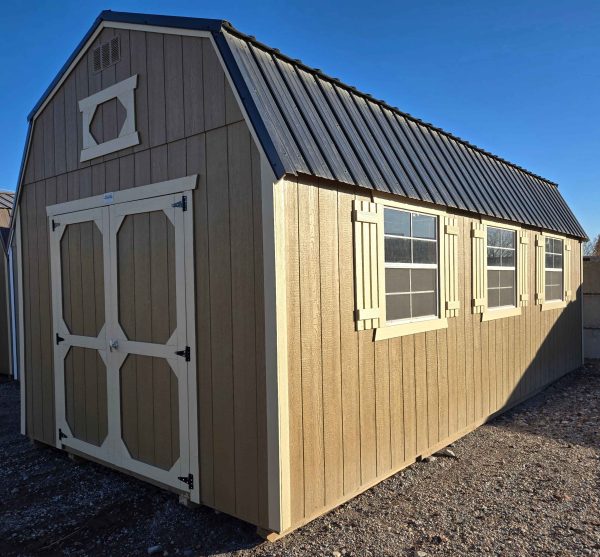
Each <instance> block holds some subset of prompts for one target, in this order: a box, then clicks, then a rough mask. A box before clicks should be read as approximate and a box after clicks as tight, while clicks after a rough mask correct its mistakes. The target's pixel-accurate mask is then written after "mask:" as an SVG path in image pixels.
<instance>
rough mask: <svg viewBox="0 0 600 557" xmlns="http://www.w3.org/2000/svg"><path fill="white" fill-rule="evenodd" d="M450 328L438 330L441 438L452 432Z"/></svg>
mask: <svg viewBox="0 0 600 557" xmlns="http://www.w3.org/2000/svg"><path fill="white" fill-rule="evenodd" d="M447 338H448V330H447V329H446V330H440V331H437V356H438V400H439V433H438V437H439V439H440V440H442V439H446V438H447V437H448V435H449V434H450V429H449V427H448V406H449V400H448V348H447Z"/></svg>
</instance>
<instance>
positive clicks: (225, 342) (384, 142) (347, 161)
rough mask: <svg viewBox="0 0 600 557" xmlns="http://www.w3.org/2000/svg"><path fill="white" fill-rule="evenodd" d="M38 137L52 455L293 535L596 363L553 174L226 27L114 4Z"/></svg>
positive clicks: (30, 149)
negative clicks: (585, 339) (96, 465)
mask: <svg viewBox="0 0 600 557" xmlns="http://www.w3.org/2000/svg"><path fill="white" fill-rule="evenodd" d="M29 121H30V128H29V135H28V139H27V145H26V149H25V154H24V159H23V165H22V171H21V175H20V182H19V188H18V200H17V211H16V215H15V218H14V219H13V226H12V236H11V240H10V241H11V242H14V244H12V245H14V246H15V248H16V250H17V252H18V253H17V259H18V261H19V264H18V275H19V276H18V281H17V283H18V284H17V292H18V296H17V298H18V300H19V304H18V309H19V312H18V313H19V319H18V320H17V321H18V333H19V335H18V337H19V338H20V339H22V342H20V343H19V348H20V350H19V362H20V368H21V369H22V370H23V373H22V377H23V381H22V388H23V390H22V397H23V409H24V414H23V420H22V430H23V433H24V434H26V435H27V436H29V437H30V438H32V439H36V440H38V441H40V442H43V443H48V444H50V445H55V446H56V447H58V448H61V449H64V450H66V451H69V452H72V453H75V454H78V455H81V456H84V457H86V458H89V459H92V460H95V461H98V462H102V463H105V464H106V465H108V466H111V467H114V468H117V469H119V470H122V471H124V472H126V473H130V474H134V475H136V476H138V477H141V478H144V479H146V480H147V481H150V482H153V483H157V484H159V485H161V486H164V487H165V488H167V489H170V490H172V491H174V492H177V493H179V494H180V495H181V496H182V497H184V498H189V499H190V500H191V501H193V502H195V503H201V504H204V505H208V506H210V507H213V508H215V509H218V510H220V511H223V512H225V513H229V514H231V515H234V516H236V517H239V518H241V519H243V520H245V521H248V522H250V523H253V524H256V525H257V526H258V527H259V528H260V529H261V531H262V532H264V533H269V532H271V533H285V532H288V531H290V530H292V529H294V528H297V527H298V526H300V525H302V524H304V523H306V522H307V521H309V520H311V519H312V518H314V517H316V516H319V515H320V514H322V513H324V512H326V511H327V510H329V509H331V508H333V507H335V506H336V505H339V504H340V503H342V502H343V501H346V500H348V499H349V498H351V497H353V496H355V495H356V494H358V493H360V492H361V491H364V490H365V489H367V488H369V487H370V486H372V485H374V484H375V483H377V482H379V481H381V480H382V479H384V478H386V477H387V476H389V475H391V474H394V473H395V472H397V471H398V470H401V469H402V468H404V467H406V466H409V465H410V464H411V463H413V462H415V460H417V459H419V458H421V457H423V456H426V455H429V454H431V453H433V452H434V451H436V450H437V449H439V448H441V447H443V446H445V445H447V444H448V443H450V442H452V441H453V440H455V439H457V438H458V437H460V436H462V435H464V434H466V433H467V432H469V431H470V430H472V429H474V428H475V427H477V426H478V425H480V424H482V423H483V422H485V421H486V420H488V419H489V418H490V417H491V416H494V415H496V414H498V413H499V412H502V411H504V410H506V409H507V408H509V407H511V406H513V405H514V404H516V403H518V402H520V401H522V400H524V399H526V398H528V397H530V396H532V395H533V394H535V393H536V392H538V391H539V390H540V389H542V388H544V387H545V386H546V385H548V384H549V383H551V382H552V381H554V380H556V379H557V378H558V377H560V376H561V375H563V374H565V373H567V372H569V371H571V370H573V369H575V368H577V367H578V366H579V365H580V364H581V362H582V349H581V347H582V330H581V316H582V312H581V242H582V240H583V239H584V238H585V233H584V231H583V230H582V228H581V226H580V225H579V223H578V222H577V220H576V218H575V217H574V216H573V214H572V212H571V211H570V209H569V207H568V206H567V204H566V203H565V201H564V200H563V198H562V197H561V195H560V193H559V190H558V187H557V186H556V184H554V183H552V182H549V181H548V180H546V179H544V178H541V177H539V176H537V175H535V174H533V173H531V172H528V171H527V170H524V169H523V168H520V167H518V166H516V165H514V164H512V163H510V162H507V161H505V160H503V159H501V158H499V157H497V156H495V155H492V154H490V153H488V152H486V151H484V150H482V149H479V148H477V147H475V146H473V145H471V144H469V143H467V142H466V141H464V140H462V139H460V138H458V137H455V136H453V135H451V134H449V133H447V132H445V131H443V130H440V129H438V128H436V127H434V126H432V125H430V124H426V123H424V122H422V121H420V120H418V119H416V118H413V117H412V116H410V115H408V114H405V113H403V112H401V111H399V110H398V109H396V108H393V107H391V106H388V105H387V104H386V103H384V102H382V101H379V100H376V99H374V98H373V97H371V96H369V95H365V94H363V93H361V92H359V91H357V90H355V89H354V88H352V87H348V86H347V85H344V84H343V83H341V82H340V81H339V80H337V79H333V78H330V77H328V76H326V75H324V74H323V73H321V72H320V71H318V70H315V69H312V68H309V67H307V66H305V65H303V64H302V63H301V62H300V61H298V60H293V59H291V58H288V57H287V56H284V55H283V54H281V53H280V52H279V51H277V50H273V49H271V48H269V47H267V46H265V45H263V44H261V43H259V42H258V41H257V40H256V39H254V38H253V37H249V36H247V35H244V34H242V33H240V32H239V31H237V30H235V29H234V28H233V27H232V26H231V25H230V24H229V23H227V22H225V21H219V20H205V19H193V18H181V17H166V16H151V15H143V14H129V13H117V12H110V11H108V12H102V14H101V15H100V16H99V17H98V19H97V20H96V21H95V22H94V24H93V26H92V28H91V29H90V30H89V31H88V33H87V34H86V35H85V37H84V38H83V40H82V42H81V43H80V44H79V46H78V47H77V49H76V50H75V52H74V53H73V55H72V56H71V57H70V58H69V59H68V60H67V62H66V64H65V65H64V67H63V68H62V69H61V71H60V72H59V74H58V75H57V77H56V79H55V80H54V81H53V83H52V84H51V85H50V87H49V88H48V90H47V91H46V93H45V94H44V95H43V97H42V98H41V100H40V101H39V103H38V104H37V105H36V106H35V108H34V109H33V111H32V113H31V114H30V116H29Z"/></svg>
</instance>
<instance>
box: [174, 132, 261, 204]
mask: <svg viewBox="0 0 600 557" xmlns="http://www.w3.org/2000/svg"><path fill="white" fill-rule="evenodd" d="M233 129H234V128H230V129H229V132H230V133H231V132H232V130H233ZM243 132H246V134H247V133H248V128H247V127H246V126H240V127H239V128H237V130H236V132H234V133H238V134H243ZM246 148H247V150H248V154H247V157H248V162H247V166H246V167H245V168H244V170H245V171H246V173H247V174H246V176H245V180H246V182H249V185H247V186H245V187H251V185H252V182H251V181H250V180H248V176H251V175H252V164H251V162H250V146H249V145H248V146H246ZM233 154H234V155H235V153H233ZM185 156H186V155H185V139H180V140H179V141H173V142H172V143H169V144H168V145H167V179H168V180H173V179H174V178H181V177H183V176H185V175H186V173H187V171H186V167H185ZM234 164H235V161H234ZM251 194H252V190H250V192H249V194H248V195H251ZM250 201H252V197H250Z"/></svg>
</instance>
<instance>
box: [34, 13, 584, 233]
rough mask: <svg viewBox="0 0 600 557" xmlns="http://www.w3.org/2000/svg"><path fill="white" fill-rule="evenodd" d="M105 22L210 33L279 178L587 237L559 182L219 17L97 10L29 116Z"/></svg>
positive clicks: (39, 105)
mask: <svg viewBox="0 0 600 557" xmlns="http://www.w3.org/2000/svg"><path fill="white" fill-rule="evenodd" d="M102 21H112V22H119V23H120V24H125V25H127V24H129V25H150V26H157V27H163V28H164V27H171V28H180V29H182V30H183V29H185V30H197V31H205V32H209V33H211V34H212V37H213V39H214V41H215V44H216V45H217V48H218V50H219V53H220V56H221V58H222V59H223V61H224V64H225V66H226V68H227V70H228V72H229V75H230V77H231V79H232V82H233V84H234V86H235V88H236V90H237V93H238V95H239V97H240V99H241V101H242V103H243V105H244V108H245V110H246V113H247V114H248V117H249V119H250V124H251V125H252V127H253V128H254V131H255V133H256V135H257V137H258V138H259V141H260V142H261V144H262V147H263V150H264V152H265V154H266V156H267V157H268V159H269V162H270V163H271V166H272V168H273V171H274V173H275V176H276V177H277V178H282V177H283V176H285V175H309V176H316V177H319V178H323V179H326V180H333V181H336V182H342V183H346V184H351V185H355V186H359V187H363V188H369V189H371V190H377V191H379V192H386V193H392V194H397V195H401V196H403V197H407V198H410V199H415V200H419V201H425V202H431V203H434V204H436V205H442V206H446V207H450V208H456V209H460V210H464V211H468V212H471V213H476V214H479V215H483V216H488V217H495V218H499V219H503V220H508V221H513V222H517V223H521V224H524V225H529V226H532V227H535V228H540V229H543V230H548V231H553V232H558V233H562V234H567V235H570V236H574V237H578V238H586V234H585V231H584V230H583V228H582V227H581V225H580V224H579V222H578V221H577V219H576V218H575V216H574V215H573V213H572V212H571V210H570V208H569V207H568V205H567V204H566V202H565V200H564V199H563V197H562V196H561V194H560V193H559V191H558V187H557V185H556V184H554V183H552V182H550V181H549V180H546V179H544V178H542V177H540V176H538V175H536V174H533V173H532V172H529V171H527V170H525V169H523V168H521V167H519V166H517V165H515V164H513V163H510V162H508V161H506V160H504V159H502V158H500V157H498V156H496V155H493V154H491V153H489V152H487V151H484V150H483V149H480V148H478V147H475V146H474V145H471V144H470V143H468V142H467V141H465V140H463V139H461V138H459V137H456V136H454V135H452V134H450V133H448V132H446V131H444V130H441V129H439V128H437V127H435V126H433V125H431V124H427V123H425V122H422V121H421V120H419V119H417V118H414V117H413V116H410V115H409V114H406V113H404V112H402V111H400V110H398V109H397V108H394V107H391V106H389V105H388V104H386V103H385V102H383V101H380V100H376V99H374V98H373V97H371V96H370V95H367V94H365V93H361V92H360V91H358V90H356V89H355V88H353V87H350V86H348V85H345V84H344V83H342V82H341V81H339V80H338V79H335V78H331V77H329V76H327V75H325V74H323V73H322V72H321V71H320V70H316V69H314V68H310V67H308V66H306V65H305V64H303V63H302V62H301V61H299V60H294V59H291V58H289V57H287V56H285V55H283V54H281V53H280V52H279V51H278V50H276V49H273V48H270V47H268V46H266V45H264V44H262V43H260V42H258V41H257V40H256V39H255V38H254V37H250V36H248V35H245V34H243V33H241V32H239V31H237V30H236V29H235V28H233V27H232V26H231V24H230V23H228V22H226V21H223V20H214V19H198V18H188V17H172V16H156V15H146V14H133V13H122V12H112V11H104V12H102V13H101V14H100V16H99V17H98V18H97V20H96V21H95V22H94V25H93V26H92V28H91V29H90V31H89V32H88V34H87V35H86V37H84V39H83V41H82V42H81V43H80V45H79V46H78V48H77V49H76V51H75V53H74V54H73V55H72V57H71V58H70V59H69V61H67V63H66V64H65V66H64V67H63V70H61V72H59V75H58V76H57V78H56V79H55V81H54V82H53V84H51V86H50V87H49V88H48V90H47V91H46V93H45V94H44V96H43V97H42V99H41V100H40V102H39V103H38V104H37V105H36V107H35V108H34V110H33V111H32V114H30V118H31V117H32V116H33V115H34V114H35V112H36V111H37V110H38V109H39V108H40V107H41V106H42V104H43V102H44V100H45V98H46V97H47V96H48V95H49V94H50V93H51V91H52V90H53V88H54V86H55V85H56V84H57V83H58V82H59V80H60V79H61V76H62V74H63V73H64V72H66V71H67V68H68V67H69V65H70V63H71V61H72V60H73V59H74V58H75V56H76V54H77V52H78V51H79V50H80V49H81V48H82V47H83V45H85V43H86V41H87V39H88V38H89V36H91V34H92V33H93V32H94V30H95V29H96V27H97V26H98V25H99V24H100V23H101V22H102Z"/></svg>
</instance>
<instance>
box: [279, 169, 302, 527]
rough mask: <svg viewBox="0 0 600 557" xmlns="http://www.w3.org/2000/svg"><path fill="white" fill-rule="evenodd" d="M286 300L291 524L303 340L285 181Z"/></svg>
mask: <svg viewBox="0 0 600 557" xmlns="http://www.w3.org/2000/svg"><path fill="white" fill-rule="evenodd" d="M283 187H284V188H285V195H284V199H285V209H284V210H285V226H286V255H287V258H286V287H287V291H286V298H287V330H288V392H289V394H288V396H289V408H290V417H289V420H290V490H291V521H292V524H293V523H295V522H298V521H300V520H302V519H303V518H304V516H305V513H304V446H303V439H304V430H303V426H302V422H303V414H302V344H301V343H302V338H301V336H300V330H301V329H300V255H299V251H300V247H299V234H300V231H299V228H298V210H299V207H298V189H299V186H298V184H297V183H296V182H293V181H291V180H286V181H284V182H283Z"/></svg>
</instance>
